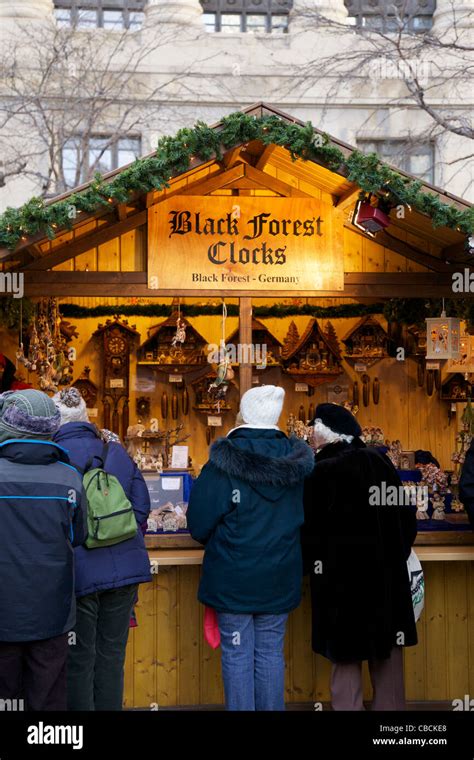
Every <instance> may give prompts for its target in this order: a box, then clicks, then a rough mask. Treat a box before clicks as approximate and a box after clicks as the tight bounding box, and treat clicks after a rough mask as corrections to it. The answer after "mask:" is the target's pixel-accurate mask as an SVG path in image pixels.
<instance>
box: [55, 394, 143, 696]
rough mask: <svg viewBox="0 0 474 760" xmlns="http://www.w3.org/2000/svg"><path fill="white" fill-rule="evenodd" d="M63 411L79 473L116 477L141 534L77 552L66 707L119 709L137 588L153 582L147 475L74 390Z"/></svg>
mask: <svg viewBox="0 0 474 760" xmlns="http://www.w3.org/2000/svg"><path fill="white" fill-rule="evenodd" d="M53 400H54V401H55V403H56V406H57V407H58V409H59V412H60V414H61V427H60V429H59V431H58V432H57V433H56V435H55V437H54V440H55V441H56V443H59V444H60V445H61V446H63V447H64V448H65V449H67V451H68V453H69V456H70V459H71V462H72V463H73V464H75V465H76V466H77V467H78V468H79V469H80V470H81V471H84V470H88V469H90V468H92V467H100V466H102V464H101V459H102V457H103V456H104V457H105V458H106V461H105V463H104V469H105V471H106V472H107V473H109V474H110V475H115V477H116V478H118V480H119V482H120V484H121V486H122V488H123V490H124V492H125V495H126V497H127V498H128V499H129V501H130V503H131V505H132V507H133V510H134V513H135V518H136V521H137V533H136V535H135V536H134V537H133V538H129V539H127V540H125V541H122V542H121V543H117V544H114V545H113V546H103V547H99V548H93V549H88V548H86V547H85V546H80V547H78V548H77V549H76V550H75V565H76V596H77V623H76V627H75V629H74V631H75V634H76V642H75V644H74V645H73V646H71V647H70V654H69V660H68V709H69V710H121V709H122V702H123V678H124V676H123V668H124V663H125V650H126V647H127V640H128V633H129V625H130V617H131V614H132V610H133V606H134V603H135V600H136V595H137V590H138V585H139V584H140V583H148V582H149V581H151V574H150V562H149V559H148V553H147V550H146V548H145V542H144V538H143V533H142V531H141V530H140V529H139V527H140V526H141V525H142V524H143V523H146V520H147V518H148V515H149V512H150V495H149V493H148V489H147V487H146V484H145V481H144V479H143V475H142V474H141V472H140V470H139V469H138V467H137V466H136V464H135V463H134V462H133V461H132V460H131V459H130V457H129V456H128V454H127V452H126V451H125V449H124V447H123V446H122V444H121V443H117V442H113V441H111V442H110V443H108V444H107V446H108V450H105V451H104V447H105V445H106V444H104V441H103V440H102V438H101V434H100V431H99V430H98V429H97V428H96V427H95V425H92V424H91V423H90V422H89V418H88V416H87V409H86V405H85V402H84V399H83V398H82V396H81V394H80V393H79V391H78V390H77V389H76V388H65V389H64V390H62V391H60V392H59V393H57V394H56V395H55V396H54V399H53Z"/></svg>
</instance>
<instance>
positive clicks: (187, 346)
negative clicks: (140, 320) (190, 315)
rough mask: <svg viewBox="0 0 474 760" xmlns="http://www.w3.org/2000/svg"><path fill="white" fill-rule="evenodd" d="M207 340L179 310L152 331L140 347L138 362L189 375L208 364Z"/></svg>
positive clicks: (151, 329) (172, 372)
mask: <svg viewBox="0 0 474 760" xmlns="http://www.w3.org/2000/svg"><path fill="white" fill-rule="evenodd" d="M206 345H207V341H206V340H205V338H203V337H202V335H200V334H199V333H198V331H197V330H196V329H195V328H194V327H193V326H192V325H191V324H190V323H189V322H188V320H187V319H185V318H184V317H182V316H181V315H180V314H179V313H178V311H175V312H173V314H172V315H171V317H169V318H168V319H166V320H165V321H164V322H161V323H160V324H159V325H155V326H154V327H152V328H150V330H149V331H148V338H147V339H146V341H145V342H144V343H143V344H142V345H141V346H140V348H139V349H138V364H140V365H143V364H145V365H151V366H153V367H154V368H156V369H157V370H159V371H160V372H166V373H167V374H168V375H171V374H179V375H181V374H185V373H188V372H192V371H193V370H196V369H199V368H202V367H206V363H207V357H206V353H205V348H206Z"/></svg>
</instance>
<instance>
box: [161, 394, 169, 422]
mask: <svg viewBox="0 0 474 760" xmlns="http://www.w3.org/2000/svg"><path fill="white" fill-rule="evenodd" d="M161 416H162V417H163V419H164V420H166V419H167V417H168V394H167V393H166V392H165V391H163V393H162V394H161Z"/></svg>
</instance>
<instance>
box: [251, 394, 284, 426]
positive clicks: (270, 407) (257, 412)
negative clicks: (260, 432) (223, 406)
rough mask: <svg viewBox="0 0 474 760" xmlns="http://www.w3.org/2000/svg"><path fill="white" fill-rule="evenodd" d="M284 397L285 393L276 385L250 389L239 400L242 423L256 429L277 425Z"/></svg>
mask: <svg viewBox="0 0 474 760" xmlns="http://www.w3.org/2000/svg"><path fill="white" fill-rule="evenodd" d="M284 397H285V391H284V390H283V388H280V387H277V386H276V385H258V386H257V387H255V388H250V390H249V391H247V392H246V393H244V395H243V396H242V398H241V400H240V413H241V415H242V418H243V420H244V422H246V423H247V425H256V426H257V427H265V426H268V427H271V426H272V425H277V423H278V420H279V418H280V414H281V410H282V409H283V399H284Z"/></svg>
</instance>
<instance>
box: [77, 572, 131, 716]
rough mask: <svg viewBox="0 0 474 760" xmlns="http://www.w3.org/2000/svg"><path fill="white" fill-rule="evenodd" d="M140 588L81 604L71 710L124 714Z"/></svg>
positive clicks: (102, 595) (94, 597)
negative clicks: (130, 640)
mask: <svg viewBox="0 0 474 760" xmlns="http://www.w3.org/2000/svg"><path fill="white" fill-rule="evenodd" d="M137 588H138V585H137V584H134V585H131V586H123V587H122V588H118V589H112V590H111V591H98V592H97V593H95V594H88V595H87V596H83V597H80V598H79V599H78V600H77V618H76V627H75V628H74V633H75V634H76V636H75V642H73V643H72V646H70V647H69V660H68V672H67V703H68V709H69V710H121V709H122V701H123V667H124V663H125V650H126V647H127V640H128V631H129V625H130V615H131V613H132V609H133V605H134V602H135V597H136V593H137Z"/></svg>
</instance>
